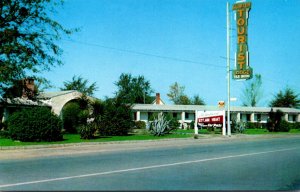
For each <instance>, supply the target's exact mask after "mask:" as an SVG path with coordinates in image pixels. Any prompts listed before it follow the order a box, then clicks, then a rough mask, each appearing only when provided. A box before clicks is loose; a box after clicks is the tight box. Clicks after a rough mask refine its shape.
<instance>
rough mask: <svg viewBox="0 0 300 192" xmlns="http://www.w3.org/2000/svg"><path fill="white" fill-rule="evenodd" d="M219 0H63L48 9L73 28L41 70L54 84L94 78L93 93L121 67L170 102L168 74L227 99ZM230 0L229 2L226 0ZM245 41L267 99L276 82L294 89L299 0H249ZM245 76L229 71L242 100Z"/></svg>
mask: <svg viewBox="0 0 300 192" xmlns="http://www.w3.org/2000/svg"><path fill="white" fill-rule="evenodd" d="M226 2H227V1H226V0H65V3H64V5H63V7H59V8H58V9H57V10H58V12H57V13H56V14H55V15H54V16H53V18H54V19H56V20H57V21H58V22H60V23H61V24H62V25H63V26H65V27H66V28H80V31H79V32H77V33H75V34H73V35H72V36H71V37H69V38H68V37H63V38H62V40H61V41H60V42H59V45H60V46H61V48H62V49H63V50H64V54H63V56H62V61H63V62H64V65H63V66H58V67H55V68H53V69H52V70H51V71H50V72H44V73H43V75H44V76H45V77H46V78H47V79H48V80H50V81H51V83H52V84H53V86H54V87H53V88H51V89H48V90H47V91H58V90H59V88H61V87H63V82H64V81H70V80H71V79H72V77H73V76H74V75H77V76H81V77H83V78H85V79H88V80H89V82H90V83H92V82H96V84H97V86H98V90H97V91H96V92H95V95H94V96H95V97H97V98H100V99H104V98H105V96H108V97H112V96H114V93H115V92H116V91H117V87H116V86H115V84H114V83H115V82H116V81H118V79H119V77H120V75H121V74H122V73H130V74H132V75H133V76H138V75H143V76H144V77H145V78H146V79H147V80H149V81H150V83H151V87H152V88H153V90H154V94H155V93H160V94H161V98H162V100H163V101H164V102H165V103H167V104H171V103H172V102H171V101H170V100H169V99H168V97H167V93H168V92H169V87H170V85H171V84H173V83H174V82H178V83H179V84H180V85H183V86H185V93H186V94H187V95H188V96H189V97H192V96H194V95H199V96H200V97H201V98H202V99H203V100H204V101H205V103H206V104H207V105H217V104H218V101H222V100H223V101H227V79H226V51H227V46H226ZM228 2H229V3H230V6H231V7H232V5H233V4H234V3H235V1H233V0H229V1H228ZM251 2H252V8H251V10H250V12H249V20H248V49H249V58H250V63H249V64H250V66H251V67H252V69H253V72H254V74H261V76H262V83H263V84H262V89H263V98H262V99H261V101H260V102H259V103H258V106H268V104H269V103H270V101H271V100H272V99H273V98H274V95H276V94H277V93H278V92H279V91H280V90H284V89H285V88H286V87H290V88H292V89H293V90H295V92H296V93H300V86H299V82H300V75H299V72H300V62H299V61H300V51H299V50H300V38H299V31H300V19H299V18H300V11H299V10H300V0H252V1H251ZM230 15H231V17H230V21H231V41H230V42H231V43H230V57H231V64H230V67H231V69H234V63H235V62H234V55H235V51H236V34H235V33H236V30H235V28H236V24H235V21H234V12H233V11H230ZM246 83H247V81H236V80H233V79H231V86H230V92H231V97H234V98H237V101H235V102H232V103H231V105H233V106H239V105H242V91H243V89H244V88H245V84H246Z"/></svg>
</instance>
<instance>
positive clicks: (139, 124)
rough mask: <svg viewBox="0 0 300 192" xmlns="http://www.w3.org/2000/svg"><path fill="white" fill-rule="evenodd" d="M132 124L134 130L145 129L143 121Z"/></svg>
mask: <svg viewBox="0 0 300 192" xmlns="http://www.w3.org/2000/svg"><path fill="white" fill-rule="evenodd" d="M134 124H135V126H134V128H135V129H146V123H145V121H135V122H134Z"/></svg>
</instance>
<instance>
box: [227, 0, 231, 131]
mask: <svg viewBox="0 0 300 192" xmlns="http://www.w3.org/2000/svg"><path fill="white" fill-rule="evenodd" d="M229 14H230V13H229V2H228V1H227V14H226V15H227V135H228V136H231V127H230V15H229Z"/></svg>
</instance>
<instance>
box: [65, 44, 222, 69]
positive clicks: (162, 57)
mask: <svg viewBox="0 0 300 192" xmlns="http://www.w3.org/2000/svg"><path fill="white" fill-rule="evenodd" d="M63 40H64V41H69V42H72V43H79V44H83V45H89V46H95V47H100V48H103V49H109V50H114V51H120V52H126V53H132V54H137V55H144V56H149V57H156V58H160V59H168V60H173V61H178V62H184V63H194V64H199V65H205V66H210V67H217V68H222V69H224V68H226V66H221V65H215V64H210V63H204V62H198V61H192V60H188V59H181V58H175V57H169V56H163V55H156V54H152V53H145V52H139V51H133V50H128V49H121V48H115V47H109V46H104V45H100V44H96V43H88V42H82V41H76V40H73V39H70V40H68V39H63ZM220 58H222V59H223V57H220Z"/></svg>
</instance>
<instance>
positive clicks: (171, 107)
mask: <svg viewBox="0 0 300 192" xmlns="http://www.w3.org/2000/svg"><path fill="white" fill-rule="evenodd" d="M132 109H133V110H134V111H138V110H139V111H169V112H179V111H186V112H194V111H196V110H198V111H204V110H206V111H219V110H222V109H221V108H219V107H218V106H207V105H152V104H134V105H133V106H132ZM271 109H273V111H274V112H275V111H277V110H281V111H282V112H285V113H300V109H295V108H286V107H273V108H271V107H237V106H231V107H230V110H231V111H232V112H246V113H247V112H249V113H251V112H256V113H268V112H270V111H271ZM223 110H227V108H223Z"/></svg>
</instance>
